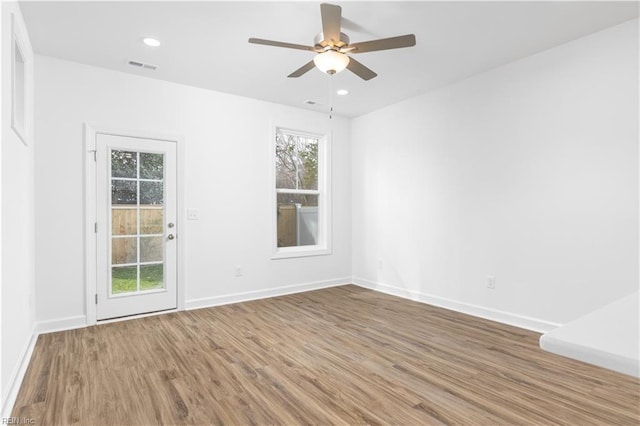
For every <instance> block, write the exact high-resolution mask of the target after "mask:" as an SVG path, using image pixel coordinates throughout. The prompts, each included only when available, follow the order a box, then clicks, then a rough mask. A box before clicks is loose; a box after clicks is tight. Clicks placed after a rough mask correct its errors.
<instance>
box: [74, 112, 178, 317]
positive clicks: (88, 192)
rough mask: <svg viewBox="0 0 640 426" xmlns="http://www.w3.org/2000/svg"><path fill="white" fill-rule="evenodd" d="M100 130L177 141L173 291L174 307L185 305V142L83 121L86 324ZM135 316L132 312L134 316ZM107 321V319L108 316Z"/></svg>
mask: <svg viewBox="0 0 640 426" xmlns="http://www.w3.org/2000/svg"><path fill="white" fill-rule="evenodd" d="M99 134H103V135H111V136H124V137H129V138H140V139H156V140H161V141H166V142H173V143H175V144H176V175H177V176H176V191H177V200H176V203H177V204H176V208H177V222H178V223H177V225H178V226H177V228H178V229H179V235H178V236H177V237H178V238H177V244H178V246H177V259H176V270H177V276H176V281H177V282H176V291H177V310H178V311H184V309H185V288H184V284H185V248H186V239H187V238H186V237H187V235H186V234H187V232H186V217H185V216H186V215H185V211H186V210H185V208H184V205H185V204H184V196H185V194H184V190H185V188H186V185H185V173H184V171H185V168H184V158H185V146H184V145H185V143H184V138H183V137H182V136H178V135H167V134H160V133H154V132H147V131H140V130H130V129H118V128H113V127H109V126H96V125H92V124H90V123H86V122H85V123H84V139H85V142H84V147H83V149H84V237H85V238H84V240H85V243H84V265H85V268H84V272H85V313H86V318H87V325H95V324H97V322H98V321H97V319H96V313H97V309H96V303H95V294H96V291H97V285H98V275H97V262H98V251H97V249H98V239H97V234H96V232H95V223H96V221H97V208H96V205H97V191H98V188H97V182H96V180H97V179H96V165H97V163H96V160H95V153H96V141H97V136H98V135H99ZM134 317H135V316H134ZM107 321H108V320H107Z"/></svg>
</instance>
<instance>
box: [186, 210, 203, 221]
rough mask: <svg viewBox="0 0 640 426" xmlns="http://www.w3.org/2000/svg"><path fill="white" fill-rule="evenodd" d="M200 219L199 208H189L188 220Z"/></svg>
mask: <svg viewBox="0 0 640 426" xmlns="http://www.w3.org/2000/svg"><path fill="white" fill-rule="evenodd" d="M198 219H200V214H199V213H198V210H197V209H187V220H198Z"/></svg>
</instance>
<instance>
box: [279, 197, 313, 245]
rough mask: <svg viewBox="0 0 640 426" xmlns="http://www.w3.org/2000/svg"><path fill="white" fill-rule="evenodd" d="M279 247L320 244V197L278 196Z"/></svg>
mask: <svg viewBox="0 0 640 426" xmlns="http://www.w3.org/2000/svg"><path fill="white" fill-rule="evenodd" d="M277 197H278V203H277V204H278V207H277V208H278V212H277V213H278V224H277V226H278V247H293V246H308V245H315V244H317V243H318V195H308V194H305V195H301V194H278V196H277Z"/></svg>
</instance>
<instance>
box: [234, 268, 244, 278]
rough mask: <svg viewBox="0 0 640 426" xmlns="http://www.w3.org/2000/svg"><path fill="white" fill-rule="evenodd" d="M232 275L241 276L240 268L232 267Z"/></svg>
mask: <svg viewBox="0 0 640 426" xmlns="http://www.w3.org/2000/svg"><path fill="white" fill-rule="evenodd" d="M233 273H234V275H235V276H236V277H241V276H242V266H234V268H233Z"/></svg>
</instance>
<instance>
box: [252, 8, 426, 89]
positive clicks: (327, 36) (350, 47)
mask: <svg viewBox="0 0 640 426" xmlns="http://www.w3.org/2000/svg"><path fill="white" fill-rule="evenodd" d="M320 14H321V17H322V32H321V33H320V34H318V35H317V36H316V37H315V40H314V45H313V46H304V45H300V44H293V43H285V42H281V41H273V40H265V39H259V38H250V39H249V43H253V44H263V45H267V46H275V47H286V48H288V49H297V50H308V51H311V52H315V53H316V55H315V57H314V58H313V60H312V61H310V62H307V63H306V64H304V65H303V66H301V67H300V68H298V69H297V70H295V71H294V72H292V73H291V74H289V75H288V77H291V78H297V77H300V76H302V75H303V74H305V73H306V72H308V71H309V70H311V69H312V68H314V67H316V68H318V69H319V70H320V71H322V72H324V73H327V74H330V75H333V74H336V73H339V72H340V71H343V70H344V69H345V68H346V69H348V70H349V71H351V72H353V73H354V74H356V75H357V76H358V77H360V78H361V79H363V80H371V79H372V78H374V77H376V76H377V74H376V73H375V72H373V71H372V70H370V69H369V68H367V67H366V66H364V65H363V64H361V63H360V62H358V61H356V60H355V59H353V58H352V57H350V56H348V55H347V54H357V53H365V52H374V51H377V50H389V49H399V48H401V47H411V46H415V44H416V37H415V35H413V34H407V35H403V36H397V37H390V38H385V39H379V40H371V41H365V42H360V43H353V44H350V40H349V37H348V36H347V35H346V34H344V33H342V32H340V29H341V26H342V8H341V7H340V6H337V5H333V4H328V3H322V4H321V5H320Z"/></svg>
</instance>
